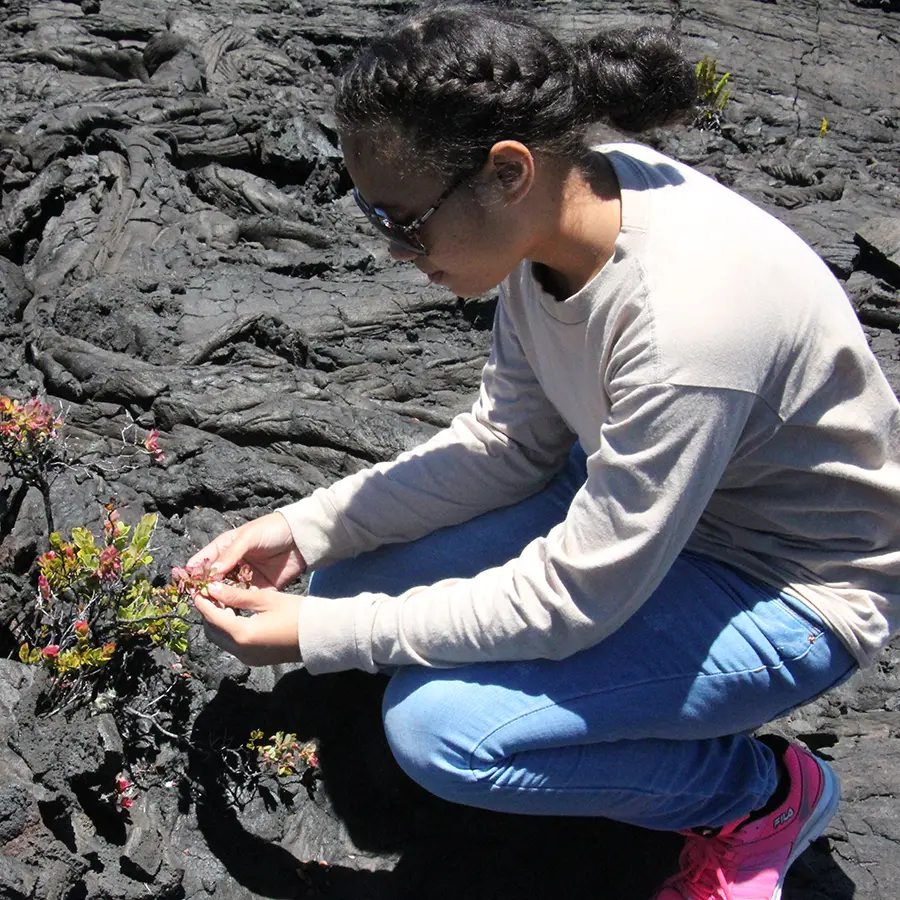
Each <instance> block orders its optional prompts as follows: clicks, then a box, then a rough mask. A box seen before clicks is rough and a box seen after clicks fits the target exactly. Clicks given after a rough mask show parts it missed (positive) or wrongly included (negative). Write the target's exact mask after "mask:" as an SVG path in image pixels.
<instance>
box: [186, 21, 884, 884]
mask: <svg viewBox="0 0 900 900" xmlns="http://www.w3.org/2000/svg"><path fill="white" fill-rule="evenodd" d="M695 90H696V88H695V84H694V79H693V77H692V67H691V66H690V65H689V64H688V63H687V62H686V60H685V59H684V58H683V57H682V55H681V54H680V52H679V50H678V48H677V46H676V45H675V43H674V42H673V39H672V37H671V36H670V35H668V34H666V33H663V32H659V31H653V30H641V31H637V32H634V33H621V32H617V33H613V34H600V35H597V36H594V37H591V38H590V39H589V40H587V41H586V42H584V43H580V44H576V45H575V46H566V45H564V44H563V43H561V42H560V40H558V39H557V38H556V37H555V36H554V35H553V34H551V33H549V32H547V31H545V30H543V29H541V28H538V27H537V26H535V25H534V24H531V23H529V22H528V21H525V20H523V19H521V18H519V17H517V16H514V15H512V14H508V13H505V12H497V11H489V10H488V9H487V8H485V7H484V6H472V7H467V6H450V7H446V6H445V7H430V8H426V9H424V10H421V11H419V12H417V13H415V14H413V15H412V16H410V17H409V18H407V19H406V20H405V21H403V22H402V23H401V24H400V25H399V26H397V27H396V28H395V29H394V30H392V31H391V32H390V33H388V34H386V35H385V36H383V37H381V38H379V39H377V40H375V41H374V42H373V43H372V44H371V45H370V46H369V47H368V48H367V49H365V50H364V51H363V52H362V53H361V55H360V56H359V57H358V58H357V59H356V60H355V61H354V62H353V63H352V64H351V65H350V67H349V68H348V69H347V71H346V72H345V74H344V76H343V79H342V81H341V84H340V88H339V92H338V97H337V115H338V120H339V123H340V132H341V141H342V145H343V150H344V154H345V159H346V165H347V168H348V170H349V172H350V174H351V176H352V178H353V181H354V183H355V185H356V200H357V202H358V203H359V205H360V207H361V208H362V210H363V211H364V212H365V213H366V215H367V216H368V217H369V219H370V220H371V222H372V223H373V225H374V226H375V227H376V228H377V229H378V230H379V231H380V232H382V234H383V235H384V236H385V237H386V239H387V240H388V241H390V250H391V253H392V254H393V256H394V258H396V259H398V260H403V261H408V262H409V263H411V264H413V265H415V266H416V267H418V268H419V269H420V270H421V271H422V272H423V273H424V274H425V275H427V276H428V278H430V279H431V280H432V281H434V282H436V283H438V284H441V285H443V286H444V287H446V288H447V289H449V290H451V291H453V292H455V293H457V294H460V295H470V296H471V295H478V294H481V293H483V292H485V291H487V290H489V289H491V288H494V287H495V286H496V285H498V284H499V285H500V299H499V303H498V307H497V313H496V321H495V326H494V336H493V337H494V342H493V348H492V352H491V355H490V359H489V360H488V363H487V365H486V366H485V369H484V373H483V379H482V385H481V390H480V396H479V397H478V399H477V401H476V402H475V404H474V406H473V408H472V411H471V412H470V413H466V414H463V415H460V416H458V417H457V418H456V419H455V420H454V421H453V423H452V424H451V425H450V427H449V428H447V429H446V430H445V431H442V432H441V433H439V434H437V435H436V436H435V437H433V438H432V439H430V440H428V441H427V442H426V443H424V444H423V445H421V446H420V447H417V448H416V449H414V450H412V451H410V452H408V453H404V454H402V455H401V456H400V457H398V458H397V459H396V460H394V461H393V462H391V463H386V464H380V465H376V466H374V467H372V468H371V469H369V470H367V471H363V472H360V473H358V474H355V475H352V476H350V477H348V478H345V479H343V480H341V481H339V482H338V483H336V484H334V485H332V486H331V487H330V488H328V489H324V490H318V491H316V492H315V493H313V494H312V495H311V496H309V497H307V498H305V499H302V500H300V501H299V502H297V503H293V504H291V505H289V506H285V507H283V508H282V509H280V510H278V511H276V512H273V513H271V514H269V515H267V516H264V517H262V518H260V519H257V520H255V521H253V522H250V523H248V524H246V525H243V526H242V527H240V528H238V529H236V530H234V531H231V532H228V533H226V534H223V535H221V536H220V537H219V538H217V539H216V540H215V541H213V543H211V544H210V545H209V546H208V547H206V548H204V549H203V550H201V551H200V552H199V553H198V554H197V555H196V556H195V558H194V561H198V560H200V559H202V558H209V559H213V560H214V561H216V563H217V564H218V565H219V566H220V567H221V568H222V569H228V568H230V567H231V566H232V565H234V564H236V563H238V562H241V561H243V562H246V563H248V564H249V565H250V566H251V567H252V568H253V571H254V582H255V585H256V586H257V587H258V588H260V589H259V590H257V591H249V592H247V591H238V590H232V589H229V588H227V587H215V588H211V589H210V592H209V594H210V597H211V598H212V599H211V600H210V599H206V598H199V599H198V600H197V606H198V609H199V610H200V612H201V614H202V615H203V617H204V619H205V621H206V625H207V629H208V632H209V634H210V635H211V637H212V639H213V640H215V641H216V642H218V643H219V644H220V645H221V646H222V647H224V648H226V649H227V650H229V651H230V652H232V653H234V654H235V655H236V656H238V657H239V658H241V659H242V660H244V661H245V662H246V663H248V664H251V665H262V664H268V663H274V662H280V661H287V660H297V659H301V658H302V660H303V661H304V663H305V664H306V666H307V667H308V668H309V670H310V671H311V672H313V673H317V672H331V671H336V670H340V669H346V668H352V667H356V668H360V669H364V670H366V671H369V672H375V671H378V670H387V671H392V672H394V674H393V677H392V680H391V682H390V685H389V687H388V689H387V693H386V696H385V703H384V722H385V727H386V729H387V735H388V739H389V741H390V744H391V747H392V749H393V751H394V753H395V754H396V757H397V759H398V761H399V762H400V764H401V766H403V768H404V769H405V770H406V771H407V772H408V773H409V775H410V776H412V777H413V778H414V779H416V780H417V781H419V782H420V783H421V784H423V785H424V786H425V787H427V788H428V789H430V790H431V791H433V792H435V793H437V794H439V795H441V796H443V797H446V798H448V799H450V800H453V801H457V802H460V803H467V804H473V805H477V806H482V807H486V808H490V809H496V810H504V811H508V812H521V813H531V814H554V815H559V814H573V815H596V816H606V817H609V818H611V819H616V820H620V821H622V822H629V823H633V824H637V825H642V826H645V827H647V828H655V829H666V830H678V831H680V832H683V833H684V836H685V840H686V845H685V850H684V852H683V854H682V857H681V871H680V872H678V873H677V874H676V875H674V876H673V877H672V878H671V879H670V880H669V881H668V882H667V883H666V885H664V886H663V887H662V888H661V892H660V893H659V894H658V898H659V900H686V898H687V900H764V898H765V900H769V898H778V897H779V896H780V894H781V885H782V882H783V879H784V874H785V872H786V870H787V868H788V866H790V864H791V863H792V862H793V860H794V859H795V858H796V857H797V856H798V855H799V854H800V853H801V852H802V850H803V849H804V848H805V847H806V846H807V845H808V844H809V843H810V841H812V840H813V839H814V838H816V837H817V836H818V835H819V834H821V832H822V831H823V829H824V828H825V826H826V824H827V823H828V821H829V819H830V818H831V816H832V814H833V813H834V811H835V808H836V806H837V803H838V795H839V788H838V783H837V779H836V777H835V775H834V773H833V772H832V770H831V769H830V768H829V767H828V765H827V764H826V763H824V762H821V761H820V760H818V759H816V758H815V757H813V756H812V755H811V754H810V753H808V752H807V751H806V750H805V749H804V748H802V747H800V746H797V745H793V744H787V742H784V741H780V740H776V739H766V738H760V739H757V738H756V737H754V736H752V735H751V732H752V731H753V729H756V728H757V727H759V726H761V725H763V724H764V723H766V722H768V721H771V720H772V719H773V718H775V717H777V716H780V715H782V714H783V713H785V712H787V711H788V710H790V709H793V708H794V707H797V706H798V705H800V704H803V703H805V702H807V701H809V700H810V699H811V698H813V697H816V696H817V695H819V694H820V693H822V692H823V691H826V690H828V689H829V688H831V687H832V686H834V685H835V684H838V683H839V682H842V681H843V680H845V679H846V678H847V677H848V676H849V675H850V674H851V673H852V672H853V671H854V670H855V669H856V668H857V667H858V666H861V665H863V666H864V665H867V664H869V663H870V662H871V660H872V658H873V656H874V655H875V654H876V653H877V652H878V650H879V649H880V648H881V647H882V646H883V645H884V644H885V643H886V642H887V640H888V638H889V637H890V635H891V634H892V633H893V632H894V631H895V630H896V629H897V626H898V616H900V596H898V593H897V591H898V587H897V586H898V584H900V580H898V576H900V467H898V449H897V448H898V447H900V407H898V403H897V400H896V399H895V397H894V395H893V394H892V392H891V389H890V387H889V386H888V384H887V382H886V380H885V379H884V377H883V376H882V373H881V371H880V370H879V367H878V365H877V363H876V361H875V359H874V357H873V355H872V354H871V352H870V350H869V348H868V346H867V343H866V340H865V337H864V334H863V332H862V330H861V329H860V327H859V325H858V323H857V321H856V318H855V316H854V313H853V310H852V308H851V306H850V304H849V303H848V302H847V299H846V297H845V296H844V294H843V292H842V290H841V288H840V286H839V285H838V283H837V282H836V281H835V279H834V278H833V277H832V276H831V274H830V273H829V271H828V269H827V268H826V267H825V265H824V264H823V263H822V262H821V261H820V260H819V258H818V257H817V256H816V254H815V253H814V252H813V251H812V250H811V249H810V248H809V247H808V246H806V245H805V244H804V243H803V242H802V241H801V240H800V239H799V238H798V237H797V236H796V235H795V234H793V233H792V232H791V231H790V230H788V229H787V228H786V227H785V226H784V225H782V224H780V223H779V222H778V221H777V220H775V219H774V218H772V217H771V216H769V215H768V214H766V213H764V212H763V211H761V210H760V209H758V208H756V207H755V206H753V205H752V204H751V203H749V202H748V201H747V200H745V199H743V198H741V197H740V196H738V195H737V194H735V193H733V192H731V191H729V190H727V189H726V188H724V187H722V186H720V185H719V184H717V183H715V182H714V181H712V180H710V179H708V178H706V177H705V176H703V175H701V174H700V173H698V172H696V171H693V170H692V169H690V168H688V167H687V166H684V165H681V164H680V163H678V162H676V161H674V160H672V159H668V158H666V157H665V156H662V155H661V154H659V153H657V152H655V151H653V150H651V149H649V148H648V147H645V146H641V145H640V144H638V143H618V144H607V145H602V146H593V145H592V144H591V143H590V142H589V138H588V131H589V128H590V126H592V125H593V124H594V123H596V122H603V121H605V122H608V123H612V124H613V125H615V126H618V127H619V128H621V129H625V130H627V131H630V132H638V131H640V130H642V129H644V128H647V127H651V126H656V125H659V124H661V123H664V122H666V121H668V120H670V119H672V118H673V117H677V116H680V115H683V114H684V113H685V111H687V110H688V109H689V108H690V106H691V103H692V101H693V100H694V97H695ZM306 569H310V570H312V569H315V570H316V571H315V574H314V575H313V577H312V579H311V584H310V589H309V592H308V595H307V596H305V597H302V598H301V597H298V596H292V595H287V594H282V593H279V590H280V589H281V588H282V587H284V586H285V585H286V584H288V582H290V581H291V580H292V579H294V578H295V577H296V576H297V575H299V574H300V573H301V572H303V571H304V570H306ZM236 609H243V610H250V611H252V612H254V613H255V615H253V616H250V617H245V616H237V615H236V614H235V610H236Z"/></svg>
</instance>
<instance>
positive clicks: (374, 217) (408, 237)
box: [353, 171, 475, 256]
mask: <svg viewBox="0 0 900 900" xmlns="http://www.w3.org/2000/svg"><path fill="white" fill-rule="evenodd" d="M473 174H475V173H474V172H471V171H469V172H464V173H463V174H462V175H461V176H460V177H459V178H457V179H456V180H455V181H453V182H451V184H450V186H449V187H448V188H447V189H446V190H445V191H444V192H443V193H442V194H441V196H440V197H438V198H437V200H435V201H434V203H433V204H432V205H431V206H430V207H428V209H426V210H425V212H423V213H422V215H421V216H419V217H418V218H416V219H413V220H412V222H409V223H408V224H407V225H401V224H400V223H399V222H395V221H394V220H393V219H392V218H391V217H390V216H389V215H388V214H387V213H386V212H385V211H384V210H383V209H380V208H379V207H377V206H371V205H370V204H369V203H368V202H367V201H366V200H365V198H364V197H363V195H362V194H360V192H359V188H353V199H354V200H355V201H356V205H357V206H358V207H359V208H360V209H361V210H362V211H363V214H364V215H365V217H366V218H367V219H368V220H369V221H370V222H371V223H372V225H374V226H375V228H376V229H377V231H378V232H379V233H380V234H383V235H384V236H385V237H386V238H387V239H388V240H389V241H390V242H391V243H392V244H393V245H394V246H395V247H397V248H398V249H399V250H404V251H406V252H407V253H415V254H416V256H427V255H428V250H426V249H425V245H424V244H423V243H422V239H421V238H420V237H419V229H420V228H421V227H422V226H423V225H424V224H425V223H426V222H427V221H428V220H429V219H430V218H431V217H432V216H433V215H434V214H435V212H437V209H438V207H439V206H440V205H441V204H442V203H443V202H444V201H445V200H446V199H447V198H448V197H449V196H450V195H451V194H452V193H453V192H454V191H455V190H456V189H457V188H458V187H459V186H460V185H462V184H463V182H465V181H466V180H468V179H469V178H471V177H472V175H473Z"/></svg>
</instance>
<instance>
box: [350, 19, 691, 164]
mask: <svg viewBox="0 0 900 900" xmlns="http://www.w3.org/2000/svg"><path fill="white" fill-rule="evenodd" d="M695 99H696V81H695V76H694V70H693V67H692V66H691V65H690V64H689V63H688V62H687V61H686V60H685V58H684V57H683V56H682V55H681V52H680V50H679V48H678V44H677V41H676V40H675V38H674V36H673V35H672V34H671V33H670V32H665V31H661V30H659V29H649V28H645V29H639V30H636V31H630V32H629V31H622V30H617V31H611V32H607V33H601V34H597V35H594V36H592V37H590V38H588V39H586V40H583V41H579V42H576V43H574V44H565V43H563V42H562V41H561V40H559V39H558V38H557V37H556V36H555V35H554V34H553V32H551V31H549V30H547V29H545V28H542V27H540V26H538V25H537V24H535V23H534V22H532V21H529V20H528V19H527V18H525V17H523V16H521V15H518V14H515V13H513V12H509V11H506V10H502V9H498V8H493V7H487V6H484V5H476V4H451V5H449V6H448V5H430V4H429V5H426V6H424V7H422V8H421V9H419V10H418V11H417V12H415V13H413V14H412V15H410V16H408V17H407V18H406V19H404V20H402V21H401V22H400V23H399V24H398V25H397V26H396V27H395V28H393V29H392V30H391V31H389V32H387V33H386V34H384V35H382V36H381V37H379V38H376V39H375V40H374V41H372V42H371V43H370V44H369V45H368V46H367V47H366V48H365V49H364V50H363V51H362V53H361V54H360V55H359V56H358V57H357V58H356V59H355V60H354V61H353V62H352V63H351V64H350V66H349V67H348V68H347V69H346V70H345V72H344V75H343V77H342V79H341V83H340V86H339V89H338V95H337V100H336V105H335V106H336V112H337V117H338V122H339V126H340V128H341V131H342V132H343V133H359V132H365V133H367V134H369V135H371V136H373V137H375V136H377V138H378V139H379V147H378V149H379V151H380V152H381V153H382V154H383V155H384V157H385V159H386V160H389V161H390V162H391V163H393V164H394V165H405V166H408V167H411V168H423V167H425V168H431V169H432V170H434V171H436V172H442V173H445V174H446V175H448V176H450V177H456V176H458V175H459V174H462V173H463V172H465V171H467V170H473V169H475V168H477V166H478V165H479V164H480V163H481V162H482V161H483V160H484V158H485V156H486V155H487V152H488V150H489V149H490V148H491V146H493V144H495V143H496V142H497V141H501V140H507V139H512V140H518V141H521V142H522V143H523V144H525V145H526V146H528V147H529V148H530V149H531V150H532V151H533V152H550V153H554V154H557V155H560V156H563V157H567V158H569V159H570V160H572V161H573V162H577V161H578V160H580V159H581V158H582V156H583V151H584V142H585V137H586V134H587V131H588V129H589V128H590V127H591V125H593V124H595V123H597V122H600V121H605V122H608V123H610V124H612V125H614V126H616V127H618V128H620V129H622V130H625V131H631V132H639V131H643V130H645V129H647V128H650V127H653V126H656V125H661V124H664V123H665V122H666V121H669V120H670V119H671V118H672V117H673V116H675V115H678V114H680V113H682V112H683V111H684V110H686V109H688V108H690V106H691V105H692V104H693V103H694V101H695Z"/></svg>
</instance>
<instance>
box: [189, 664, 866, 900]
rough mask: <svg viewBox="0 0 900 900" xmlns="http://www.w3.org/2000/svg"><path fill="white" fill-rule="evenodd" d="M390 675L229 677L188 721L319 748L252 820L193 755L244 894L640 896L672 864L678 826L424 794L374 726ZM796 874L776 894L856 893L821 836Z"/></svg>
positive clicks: (826, 898)
mask: <svg viewBox="0 0 900 900" xmlns="http://www.w3.org/2000/svg"><path fill="white" fill-rule="evenodd" d="M386 684H387V678H385V677H382V676H371V675H366V674H363V673H358V672H346V673H341V674H339V675H326V676H322V675H320V676H317V677H315V678H313V677H312V676H310V675H309V674H308V673H306V672H305V671H302V670H296V671H292V672H289V673H287V674H285V675H284V676H283V677H281V679H280V680H279V681H278V682H277V683H276V684H275V687H274V689H273V690H272V691H271V692H268V693H260V692H257V691H254V690H252V689H250V688H248V687H245V686H242V685H238V684H237V683H235V682H234V681H232V680H230V679H226V680H224V681H223V682H222V683H221V687H220V689H219V692H218V694H217V695H216V697H215V698H214V699H213V700H212V701H211V702H210V703H209V704H208V705H207V706H206V707H205V709H204V710H203V711H202V712H201V714H200V715H199V716H198V717H197V719H196V722H195V725H194V729H193V734H192V742H193V744H194V745H195V746H196V747H201V748H202V747H209V748H213V747H221V746H229V745H231V746H233V745H234V744H235V741H236V739H239V736H241V735H246V734H247V733H248V732H249V730H250V729H251V728H259V729H261V730H263V731H264V732H265V734H266V735H269V734H272V733H274V732H275V731H286V732H293V733H296V734H297V736H298V739H299V740H301V741H311V740H314V741H315V742H316V745H317V756H318V761H319V767H318V771H317V773H316V774H317V776H318V780H317V781H316V782H315V783H313V782H312V781H310V780H306V786H307V788H308V791H303V790H301V791H299V793H297V794H296V795H295V796H294V797H293V799H292V801H291V803H292V805H288V806H286V805H285V804H284V803H283V802H281V801H279V800H277V799H276V798H275V797H270V800H271V802H270V803H269V806H268V809H264V808H263V807H261V805H260V804H258V803H257V804H256V812H255V815H256V817H257V820H256V821H253V819H252V816H248V815H245V814H244V812H242V811H241V810H240V807H239V805H238V804H236V803H235V802H234V797H233V793H232V792H231V791H230V790H229V784H232V786H233V779H232V780H230V779H229V776H228V773H227V768H228V765H229V764H228V762H227V758H226V756H224V755H217V754H215V753H213V754H209V753H201V752H195V753H193V754H192V756H191V760H190V770H189V774H190V776H191V779H192V780H193V782H194V783H195V784H196V785H198V787H199V791H198V792H197V797H196V815H197V822H198V827H199V829H200V832H201V833H202V835H203V838H204V840H205V841H206V844H207V847H208V848H209V850H210V851H211V852H212V853H213V854H214V855H215V856H216V857H217V858H218V859H219V860H220V861H221V863H222V864H223V865H224V866H225V868H226V869H227V871H228V872H229V874H230V875H231V877H232V878H233V879H234V880H235V881H236V882H237V883H238V884H240V885H241V886H242V887H243V888H244V889H245V890H247V891H248V892H250V893H251V894H252V895H255V896H259V897H271V898H289V897H290V898H303V897H310V898H312V897H323V898H334V900H360V898H365V900H370V898H371V900H407V898H409V900H412V898H416V900H443V898H447V900H450V898H460V897H466V898H467V900H507V898H509V900H513V898H514V900H519V898H522V897H537V898H560V897H563V898H566V900H581V898H584V900H588V898H590V900H603V898H611V900H619V898H621V900H649V898H651V897H652V896H653V895H654V892H655V891H656V890H657V889H658V886H659V885H660V883H661V882H662V881H663V880H664V879H665V877H666V876H667V875H669V874H670V873H671V872H672V871H674V868H675V866H676V863H677V857H678V851H679V848H680V845H681V839H680V838H679V837H678V836H677V835H672V834H664V833H660V832H652V831H646V830H644V829H639V828H633V827H630V826H626V825H621V824H618V823H615V822H611V821H609V820H606V819H594V818H575V817H565V818H563V817H543V816H541V817H536V816H513V815H506V814H500V813H489V812H484V811H481V810H476V809H471V808H468V807H463V806H458V805H455V804H450V803H447V802H444V801H442V800H439V799H438V798H436V797H433V796H432V795H430V794H428V793H427V792H425V791H424V790H422V789H421V788H419V787H418V786H417V785H416V784H414V783H413V782H412V781H411V780H410V779H409V778H407V776H406V775H405V774H404V773H403V772H402V771H401V770H400V768H399V767H398V765H397V764H396V762H395V761H394V759H393V756H392V755H391V752H390V749H389V748H388V745H387V741H386V739H385V736H384V730H383V727H382V724H381V697H382V694H383V692H384V688H385V686H386ZM284 799H289V800H290V798H287V797H286V796H285V797H282V798H281V800H282V801H283V800H284ZM260 816H262V817H265V816H269V817H276V816H281V817H282V822H281V834H282V838H281V842H280V843H276V842H275V841H274V840H272V839H264V838H263V837H260V836H259V835H258V834H254V833H253V832H251V831H249V830H248V824H251V823H252V824H251V827H253V825H255V824H258V819H259V817H260ZM258 830H259V831H260V833H269V832H271V829H270V828H265V827H262V828H259V829H258ZM287 847H290V848H291V850H294V852H291V850H289V849H286V848H287ZM313 847H314V848H316V851H317V852H316V857H315V858H317V859H324V860H325V861H326V862H330V861H334V863H333V864H329V865H317V864H315V859H313V860H310V859H309V858H308V855H309V851H310V848H313ZM351 857H355V859H354V860H353V861H351ZM357 865H358V866H359V868H357V867H356V866H357ZM795 872H796V873H797V874H796V875H795V874H793V873H792V875H791V877H789V878H788V880H787V884H786V888H785V894H784V896H785V900H813V898H816V900H851V898H852V897H853V894H854V886H853V883H852V882H851V881H850V880H849V879H848V878H847V876H846V875H845V874H844V873H843V872H842V871H841V869H840V868H839V867H838V866H837V865H836V864H835V863H834V862H833V860H832V859H831V856H830V854H829V853H828V852H827V850H826V849H825V848H824V847H823V846H821V845H819V844H816V845H814V846H813V847H811V848H810V849H809V850H808V851H807V852H806V853H805V854H804V856H803V858H802V859H801V861H800V862H799V863H798V865H797V866H796V867H795Z"/></svg>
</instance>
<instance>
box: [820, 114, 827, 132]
mask: <svg viewBox="0 0 900 900" xmlns="http://www.w3.org/2000/svg"><path fill="white" fill-rule="evenodd" d="M826 134H828V119H826V118H825V117H824V116H822V124H821V125H820V126H819V137H825V135H826Z"/></svg>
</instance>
